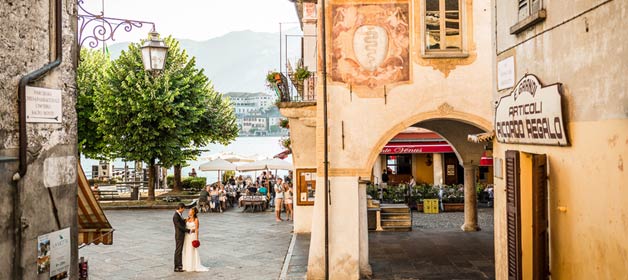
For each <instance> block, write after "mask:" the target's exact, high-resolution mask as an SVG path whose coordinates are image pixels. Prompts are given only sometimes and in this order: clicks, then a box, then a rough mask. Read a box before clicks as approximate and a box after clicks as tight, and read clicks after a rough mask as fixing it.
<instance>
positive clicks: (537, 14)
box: [510, 0, 546, 34]
mask: <svg viewBox="0 0 628 280" xmlns="http://www.w3.org/2000/svg"><path fill="white" fill-rule="evenodd" d="M541 1H542V0H517V10H518V11H517V23H516V24H515V25H513V26H511V27H510V34H517V33H519V32H521V31H523V30H526V29H527V28H528V27H530V26H533V25H535V24H536V23H538V22H541V21H543V20H545V17H546V13H545V10H543V3H542V2H541Z"/></svg>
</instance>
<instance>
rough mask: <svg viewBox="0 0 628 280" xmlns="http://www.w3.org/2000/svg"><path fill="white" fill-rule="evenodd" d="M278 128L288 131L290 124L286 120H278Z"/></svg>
mask: <svg viewBox="0 0 628 280" xmlns="http://www.w3.org/2000/svg"><path fill="white" fill-rule="evenodd" d="M279 127H282V128H285V129H288V128H290V122H289V121H288V119H281V120H279Z"/></svg>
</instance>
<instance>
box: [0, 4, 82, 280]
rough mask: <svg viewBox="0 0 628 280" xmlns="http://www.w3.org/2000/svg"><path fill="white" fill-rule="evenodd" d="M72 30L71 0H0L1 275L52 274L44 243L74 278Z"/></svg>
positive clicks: (73, 6) (44, 276) (74, 50)
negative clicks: (47, 266)
mask: <svg viewBox="0 0 628 280" xmlns="http://www.w3.org/2000/svg"><path fill="white" fill-rule="evenodd" d="M76 32H77V30H76V1H59V0H57V1H32V0H28V1H2V2H0V49H2V51H1V52H0V65H2V70H0V85H1V86H0V119H1V121H0V255H2V258H0V279H50V277H51V276H53V275H51V272H50V271H49V270H50V269H53V272H54V271H55V269H56V268H55V267H52V268H49V269H48V270H46V266H45V260H46V259H45V252H47V251H48V250H46V249H45V248H48V246H52V247H55V246H69V248H67V247H64V248H67V251H65V250H61V252H66V253H67V255H66V254H65V253H64V254H63V256H59V255H57V256H50V257H52V258H55V259H54V260H53V261H57V260H58V257H62V258H63V260H64V264H65V265H67V270H63V271H64V272H65V273H67V274H66V275H67V276H69V277H70V279H77V278H78V275H77V268H78V266H77V264H78V245H79V244H78V238H77V236H78V220H77V139H76V137H77V131H76V110H75V103H76V90H75V88H76V82H75V76H76V75H75V65H76V63H77V51H78V49H77V46H76V45H77V44H76ZM50 63H51V64H50ZM44 65H48V67H43V66H44ZM42 67H43V68H42ZM38 69H41V70H42V71H41V72H35V71H36V70H38ZM29 73H30V75H29ZM40 74H41V75H40ZM27 76H28V77H35V78H34V79H32V80H30V81H27V80H28V79H27V78H25V77H27ZM20 81H23V82H24V83H23V84H22V85H25V87H24V88H22V89H24V90H25V91H24V94H25V95H24V96H21V97H18V96H19V95H21V93H22V91H21V90H20V89H19V88H20V87H21V86H19V84H20ZM24 103H25V104H24ZM21 105H25V107H21ZM20 107H21V108H22V110H23V111H20V109H19V108H20ZM19 112H24V113H25V115H23V118H20V117H19V116H20V113H19ZM20 125H23V126H20ZM59 230H63V231H66V230H67V231H69V233H70V235H69V236H67V235H65V233H62V234H58V235H54V236H52V235H50V236H48V237H49V238H50V239H46V235H47V234H50V233H52V232H57V231H59ZM58 236H65V238H64V239H59V240H58V241H59V242H54V240H55V239H58ZM46 240H48V241H49V242H50V243H47V242H46ZM46 244H48V245H46ZM53 249H54V248H53ZM38 252H39V253H38ZM48 252H49V251H48ZM62 267H64V266H62ZM57 268H58V267H57ZM60 274H63V272H60ZM55 275H56V274H55Z"/></svg>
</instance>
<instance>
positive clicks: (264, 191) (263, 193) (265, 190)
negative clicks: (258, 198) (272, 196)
mask: <svg viewBox="0 0 628 280" xmlns="http://www.w3.org/2000/svg"><path fill="white" fill-rule="evenodd" d="M258 192H259V193H260V194H261V195H263V196H266V194H268V188H267V187H266V186H265V185H262V186H261V187H260V188H259V190H258Z"/></svg>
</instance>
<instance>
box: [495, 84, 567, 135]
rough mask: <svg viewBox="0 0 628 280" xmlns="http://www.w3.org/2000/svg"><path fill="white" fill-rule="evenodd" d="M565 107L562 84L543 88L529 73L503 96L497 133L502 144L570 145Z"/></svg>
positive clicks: (498, 116) (500, 103)
mask: <svg viewBox="0 0 628 280" xmlns="http://www.w3.org/2000/svg"><path fill="white" fill-rule="evenodd" d="M562 112H563V111H562V108H561V84H553V85H549V86H546V87H543V86H542V85H541V83H540V82H539V79H538V78H537V77H536V76H534V75H531V74H527V75H525V76H524V77H523V78H521V80H520V81H519V83H517V86H516V87H515V88H514V90H513V91H512V92H511V93H510V94H509V95H506V96H503V97H501V98H500V99H499V103H498V104H497V109H496V112H495V135H496V136H497V141H498V142H500V143H522V144H541V145H556V146H566V145H568V144H569V143H568V142H567V133H566V132H565V125H564V122H563V113H562Z"/></svg>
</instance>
